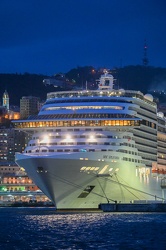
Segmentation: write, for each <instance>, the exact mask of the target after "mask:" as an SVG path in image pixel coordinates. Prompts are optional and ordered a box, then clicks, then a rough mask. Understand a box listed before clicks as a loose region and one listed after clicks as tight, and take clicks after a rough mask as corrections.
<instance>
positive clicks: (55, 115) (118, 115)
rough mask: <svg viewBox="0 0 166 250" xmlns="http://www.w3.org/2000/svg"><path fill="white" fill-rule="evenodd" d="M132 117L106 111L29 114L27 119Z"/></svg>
mask: <svg viewBox="0 0 166 250" xmlns="http://www.w3.org/2000/svg"><path fill="white" fill-rule="evenodd" d="M124 117H125V118H133V116H131V115H129V114H121V113H117V114H110V113H108V114H106V113H90V114H89V113H85V114H75V113H73V114H54V115H52V114H50V115H38V116H29V117H28V119H27V120H34V119H36V120H45V119H66V118H67V119H73V118H76V119H78V118H83V119H90V118H93V119H100V118H101V119H104V118H124Z"/></svg>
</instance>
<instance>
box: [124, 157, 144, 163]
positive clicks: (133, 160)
mask: <svg viewBox="0 0 166 250" xmlns="http://www.w3.org/2000/svg"><path fill="white" fill-rule="evenodd" d="M123 161H130V162H137V163H142V161H141V160H137V159H134V158H128V157H123Z"/></svg>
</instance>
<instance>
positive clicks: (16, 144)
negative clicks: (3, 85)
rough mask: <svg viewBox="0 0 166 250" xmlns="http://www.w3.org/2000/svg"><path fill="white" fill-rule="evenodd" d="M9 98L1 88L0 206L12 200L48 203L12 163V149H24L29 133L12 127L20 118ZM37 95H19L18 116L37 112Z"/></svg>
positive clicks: (20, 150) (13, 156)
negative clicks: (12, 121) (12, 122)
mask: <svg viewBox="0 0 166 250" xmlns="http://www.w3.org/2000/svg"><path fill="white" fill-rule="evenodd" d="M9 101H10V98H9V94H8V92H7V91H6V90H5V92H4V94H3V96H2V106H0V205H2V204H4V203H5V204H10V203H13V202H34V201H37V202H48V201H49V200H48V198H47V197H46V196H45V195H44V194H43V193H42V192H41V191H40V190H39V188H38V187H37V186H36V185H35V184H34V183H33V182H32V180H31V179H30V178H29V177H28V176H27V174H26V172H25V171H24V169H21V168H20V167H19V166H17V165H16V163H15V152H22V151H24V149H25V147H26V145H27V141H29V139H30V136H31V135H30V134H26V133H25V132H23V131H21V130H15V129H14V128H13V127H12V126H11V120H17V119H20V112H19V111H18V108H17V107H15V106H10V103H9ZM38 105H39V98H37V97H32V96H31V97H25V96H24V97H23V98H22V99H21V100H20V108H21V111H22V116H23V117H26V116H29V115H32V114H35V113H36V112H38Z"/></svg>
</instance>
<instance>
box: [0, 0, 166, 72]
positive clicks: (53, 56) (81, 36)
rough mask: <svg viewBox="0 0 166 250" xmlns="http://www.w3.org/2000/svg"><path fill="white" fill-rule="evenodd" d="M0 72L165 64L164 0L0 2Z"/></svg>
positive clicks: (33, 0)
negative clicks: (145, 50) (146, 59)
mask: <svg viewBox="0 0 166 250" xmlns="http://www.w3.org/2000/svg"><path fill="white" fill-rule="evenodd" d="M0 37H1V39H0V73H16V72H17V73H25V72H29V73H37V74H47V75H53V74H55V73H59V72H63V73H66V72H68V71H69V70H70V69H72V68H76V67H78V66H94V67H96V68H98V67H106V68H110V69H111V68H113V67H123V66H127V65H141V64H142V58H143V48H144V40H145V39H146V41H147V45H148V50H147V55H148V59H149V66H155V67H166V1H165V0H0Z"/></svg>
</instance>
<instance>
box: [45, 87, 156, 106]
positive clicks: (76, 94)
mask: <svg viewBox="0 0 166 250" xmlns="http://www.w3.org/2000/svg"><path fill="white" fill-rule="evenodd" d="M98 96H101V97H102V98H103V97H105V96H107V98H110V97H115V98H116V97H117V96H122V97H135V98H139V99H141V100H144V97H143V94H140V93H139V92H138V91H134V90H133V91H132V90H129V91H128V90H125V91H121V90H115V89H114V90H108V89H107V90H104V89H103V90H101V91H99V90H87V91H85V90H82V91H74V92H72V91H70V92H61V93H57V92H55V93H53V92H51V93H48V94H47V101H52V100H49V99H53V98H65V99H66V100H70V99H71V98H72V100H73V99H74V98H75V97H76V98H77V99H78V97H80V98H84V99H85V98H86V99H87V97H92V98H93V97H94V98H95V97H98ZM67 98H68V99H67ZM145 101H146V102H148V100H147V99H145ZM149 103H151V102H149Z"/></svg>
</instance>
